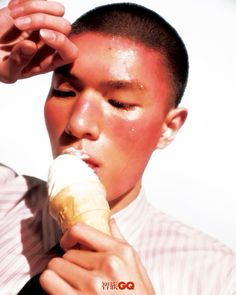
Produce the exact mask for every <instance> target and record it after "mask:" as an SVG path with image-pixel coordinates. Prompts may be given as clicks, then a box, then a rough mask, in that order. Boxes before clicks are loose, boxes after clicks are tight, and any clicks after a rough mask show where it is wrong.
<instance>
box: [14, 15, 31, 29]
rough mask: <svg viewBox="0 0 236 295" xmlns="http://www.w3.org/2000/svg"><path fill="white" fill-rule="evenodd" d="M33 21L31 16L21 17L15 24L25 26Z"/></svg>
mask: <svg viewBox="0 0 236 295" xmlns="http://www.w3.org/2000/svg"><path fill="white" fill-rule="evenodd" d="M30 23H31V18H30V17H29V16H24V17H19V18H17V19H16V20H15V25H16V26H17V27H20V28H24V27H26V26H27V25H29V24H30Z"/></svg>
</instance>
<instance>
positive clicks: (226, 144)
mask: <svg viewBox="0 0 236 295" xmlns="http://www.w3.org/2000/svg"><path fill="white" fill-rule="evenodd" d="M6 2H7V1H3V0H2V1H0V3H1V6H2V5H4V3H6ZM61 2H63V3H64V4H65V6H66V8H67V12H66V17H67V18H68V19H70V20H71V21H72V20H74V19H76V18H77V17H78V16H79V15H80V14H81V13H83V12H85V11H86V10H87V9H89V8H92V7H94V6H97V5H100V4H106V3H111V2H118V1H105V0H104V1H102V0H96V1H94V0H87V1H78V0H64V1H61ZM120 2H122V1H120ZM133 2H136V3H139V4H145V5H146V6H148V7H150V8H152V9H155V10H156V11H157V12H159V13H160V14H161V15H162V16H163V17H165V18H166V19H167V20H168V21H169V22H170V23H171V24H172V25H173V26H174V27H175V28H176V29H177V30H178V32H179V33H180V35H181V36H182V37H183V39H184V41H185V43H186V46H187V48H188V51H189V55H190V78H189V84H188V87H187V91H186V93H185V96H184V99H183V102H182V106H185V107H187V108H188V109H189V117H188V120H187V122H186V125H185V126H184V127H183V129H182V130H181V132H180V133H179V136H178V138H177V139H176V141H175V142H174V143H173V144H172V145H171V146H170V147H168V148H167V149H166V150H163V151H157V152H156V153H155V154H154V155H153V157H152V159H151V161H150V164H149V166H148V169H147V171H146V174H145V176H144V185H145V187H146V191H147V193H148V197H149V199H150V201H151V202H152V203H153V204H154V205H155V206H156V207H157V208H159V209H160V210H162V211H165V212H167V213H168V214H170V215H172V216H174V217H176V218H178V219H180V220H182V221H184V222H185V223H188V224H190V225H192V226H194V227H197V228H199V229H200V230H202V231H205V232H207V233H209V234H211V235H213V236H215V237H216V238H217V239H220V240H222V241H223V242H225V243H227V244H228V245H230V246H231V247H233V248H235V249H236V214H235V211H236V210H235V208H236V200H235V199H236V190H235V184H236V182H235V169H236V159H235V158H236V157H235V151H236V140H235V128H236V119H235V107H236V102H235V100H236V90H235V86H236V37H235V36H236V17H235V15H236V1H235V0H198V1H196V0H178V1H175V0H155V1H154V0H153V1H145V2H144V1H133ZM49 84H50V74H46V75H43V76H39V77H34V78H31V79H28V80H24V81H20V82H17V83H15V84H13V85H4V84H0V134H1V144H0V161H1V162H4V163H5V164H8V165H10V166H11V167H13V168H14V169H16V170H17V171H18V172H19V173H24V174H30V175H34V176H38V177H41V178H44V179H45V178H46V175H47V169H48V165H49V163H50V161H51V153H50V147H49V141H48V138H47V133H46V129H45V126H44V119H43V104H44V99H45V97H46V95H47V91H48V88H49Z"/></svg>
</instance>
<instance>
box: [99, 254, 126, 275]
mask: <svg viewBox="0 0 236 295" xmlns="http://www.w3.org/2000/svg"><path fill="white" fill-rule="evenodd" d="M121 264H122V261H121V259H120V258H119V257H118V256H116V255H109V256H107V257H105V258H104V260H103V267H102V268H103V270H104V272H105V273H107V274H110V275H114V274H115V273H117V272H118V271H119V269H120V268H121Z"/></svg>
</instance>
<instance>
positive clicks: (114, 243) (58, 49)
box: [0, 0, 236, 295]
mask: <svg viewBox="0 0 236 295" xmlns="http://www.w3.org/2000/svg"><path fill="white" fill-rule="evenodd" d="M62 15H63V9H62V7H61V6H60V5H59V4H56V3H53V2H51V3H50V2H44V1H16V0H14V1H11V2H10V4H9V9H6V10H4V11H3V16H4V17H5V21H4V22H3V25H5V26H6V28H7V29H5V31H4V32H5V34H4V35H3V38H2V39H1V40H2V44H4V42H5V44H4V45H5V47H2V48H6V49H7V50H10V51H11V53H10V54H9V53H6V52H4V51H2V56H3V58H2V63H1V67H0V72H1V80H2V81H3V82H14V81H15V80H17V79H20V78H24V77H28V76H31V75H33V74H37V73H41V72H45V71H48V70H52V69H54V68H56V70H55V71H54V74H53V78H52V85H51V89H50V91H49V94H48V98H47V101H46V103H45V119H46V124H47V129H48V132H49V137H50V140H51V145H52V151H53V155H54V157H56V156H58V155H59V154H61V153H62V152H63V151H64V150H65V149H67V148H69V147H74V148H75V149H77V150H82V151H83V152H84V153H86V154H87V156H88V157H89V163H90V166H92V167H93V169H94V171H95V172H96V173H97V175H98V176H99V178H100V180H101V181H102V183H103V184H104V185H105V187H106V191H107V199H108V202H109V205H110V208H111V211H112V219H111V222H110V227H111V232H112V236H108V235H105V234H103V233H100V232H98V231H96V230H95V229H93V228H90V227H88V226H85V225H82V224H77V225H75V226H74V227H72V228H71V230H69V231H67V232H66V233H65V235H64V236H63V237H62V238H61V233H60V230H59V229H58V227H57V225H56V224H55V223H54V221H53V220H52V219H51V218H50V216H49V215H48V208H47V194H46V190H45V184H44V183H43V182H41V181H40V180H37V179H33V178H29V177H21V176H16V175H15V174H14V173H13V172H11V171H9V169H7V168H6V167H2V171H3V173H5V175H6V176H5V177H4V180H3V185H2V187H1V200H2V201H1V202H2V204H4V205H5V207H3V208H4V210H3V215H4V217H5V219H4V223H3V225H2V226H3V228H2V229H1V231H2V233H3V232H4V235H3V234H2V235H1V236H2V238H1V241H2V246H3V248H2V249H3V250H2V253H1V254H0V255H1V259H2V261H3V263H2V266H1V268H2V269H1V273H0V274H1V286H2V289H3V290H4V292H5V294H10V291H9V290H10V289H11V290H13V291H12V292H13V293H12V294H15V293H16V292H17V291H19V290H20V289H21V287H22V286H23V285H24V284H25V282H26V281H27V280H28V279H29V278H30V277H32V276H34V275H35V274H37V273H39V272H42V271H43V273H42V275H41V276H40V284H41V286H42V288H43V289H44V290H45V292H47V293H48V294H122V293H121V292H124V294H131V293H132V294H142V295H145V294H148V295H149V294H150V295H151V294H161V295H165V294H166V295H167V294H168V295H169V294H175V295H178V294H188V295H191V294H193V295H194V294H196V295H200V294H212V295H213V294H214V295H216V294H219V295H222V294H227V295H233V294H234V293H235V292H236V272H235V266H236V257H235V255H234V253H233V252H232V251H231V250H229V249H228V248H227V247H225V246H223V245H221V244H220V243H218V242H216V241H215V240H212V239H211V238H209V237H207V236H205V235H204V234H201V233H199V232H197V231H195V230H193V229H190V228H188V227H187V226H185V225H183V224H181V223H179V222H177V221H175V220H173V219H171V218H170V217H168V216H166V215H165V214H163V213H160V212H158V211H157V210H155V209H154V208H152V207H151V206H150V205H149V204H148V203H147V201H146V198H145V195H144V192H143V190H142V188H141V179H142V175H143V172H144V169H145V167H146V165H147V162H148V160H149V158H150V156H151V154H152V152H153V151H154V150H155V149H156V148H164V147H165V146H167V145H168V144H169V143H170V142H171V141H172V140H173V139H174V137H175V135H176V133H177V132H178V130H179V129H180V128H181V126H182V125H183V123H184V121H185V119H186V116H187V111H186V110H185V109H184V108H180V107H178V104H179V102H180V99H181V96H182V95H183V92H184V88H185V85H186V81H187V74H188V57H187V53H186V49H185V47H184V44H183V42H182V41H181V39H180V37H179V36H178V34H177V33H176V31H175V30H174V29H173V28H172V27H171V26H170V25H169V24H167V23H166V22H165V21H164V20H163V19H162V18H161V17H160V16H159V15H157V14H156V13H154V12H152V11H149V10H147V9H145V8H143V7H139V6H136V5H131V4H130V5H129V4H115V5H111V6H105V7H101V8H97V9H96V10H94V11H91V12H88V13H87V14H86V15H84V16H82V17H81V18H80V19H78V20H77V21H76V22H75V23H74V24H73V26H72V33H71V34H70V36H69V37H67V36H66V35H67V34H68V32H69V29H68V28H69V25H68V23H66V21H65V20H63V19H62V18H61V16H62ZM13 19H14V24H15V25H16V26H17V28H18V29H20V32H19V31H17V34H15V35H14V36H15V38H16V39H14V37H13V38H12V39H14V40H11V43H9V38H7V36H8V37H9V29H11V30H12V22H13ZM7 26H8V27H7ZM15 30H16V29H15ZM21 31H22V32H23V33H21ZM38 31H39V32H40V33H39V35H38V33H37V32H38ZM7 32H8V33H7ZM35 32H36V33H35ZM19 35H20V38H19V37H18V36H19ZM11 36H12V34H11ZM7 42H8V43H7ZM6 45H8V46H6ZM22 52H23V53H24V54H23V55H22ZM62 65H63V66H62ZM116 224H117V225H118V226H117V225H116ZM4 230H5V231H4ZM29 237H30V239H29ZM60 238H61V239H60ZM59 241H60V244H61V246H62V248H63V249H64V251H65V254H64V255H63V256H62V257H60V258H59V257H57V258H52V256H53V255H52V254H50V253H52V252H51V251H50V249H51V248H53V247H54V246H55V244H57V243H58V242H59ZM20 242H21V245H19V244H20ZM77 244H81V245H83V246H86V249H87V250H79V249H77V247H76V245H77ZM9 257H10V258H9ZM12 261H14V262H15V265H13V264H12ZM48 262H49V263H48ZM44 269H46V270H44ZM122 288H123V289H122ZM14 292H15V293H14ZM32 294H35V293H32Z"/></svg>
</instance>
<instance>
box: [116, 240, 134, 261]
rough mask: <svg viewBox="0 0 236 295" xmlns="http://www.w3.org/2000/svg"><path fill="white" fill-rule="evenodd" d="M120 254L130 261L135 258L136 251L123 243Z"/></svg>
mask: <svg viewBox="0 0 236 295" xmlns="http://www.w3.org/2000/svg"><path fill="white" fill-rule="evenodd" d="M120 254H121V256H122V257H124V258H125V259H126V260H128V261H129V260H130V259H133V258H134V257H135V251H134V249H133V248H132V247H131V246H130V245H129V244H127V243H123V245H122V246H121V248H120Z"/></svg>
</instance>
